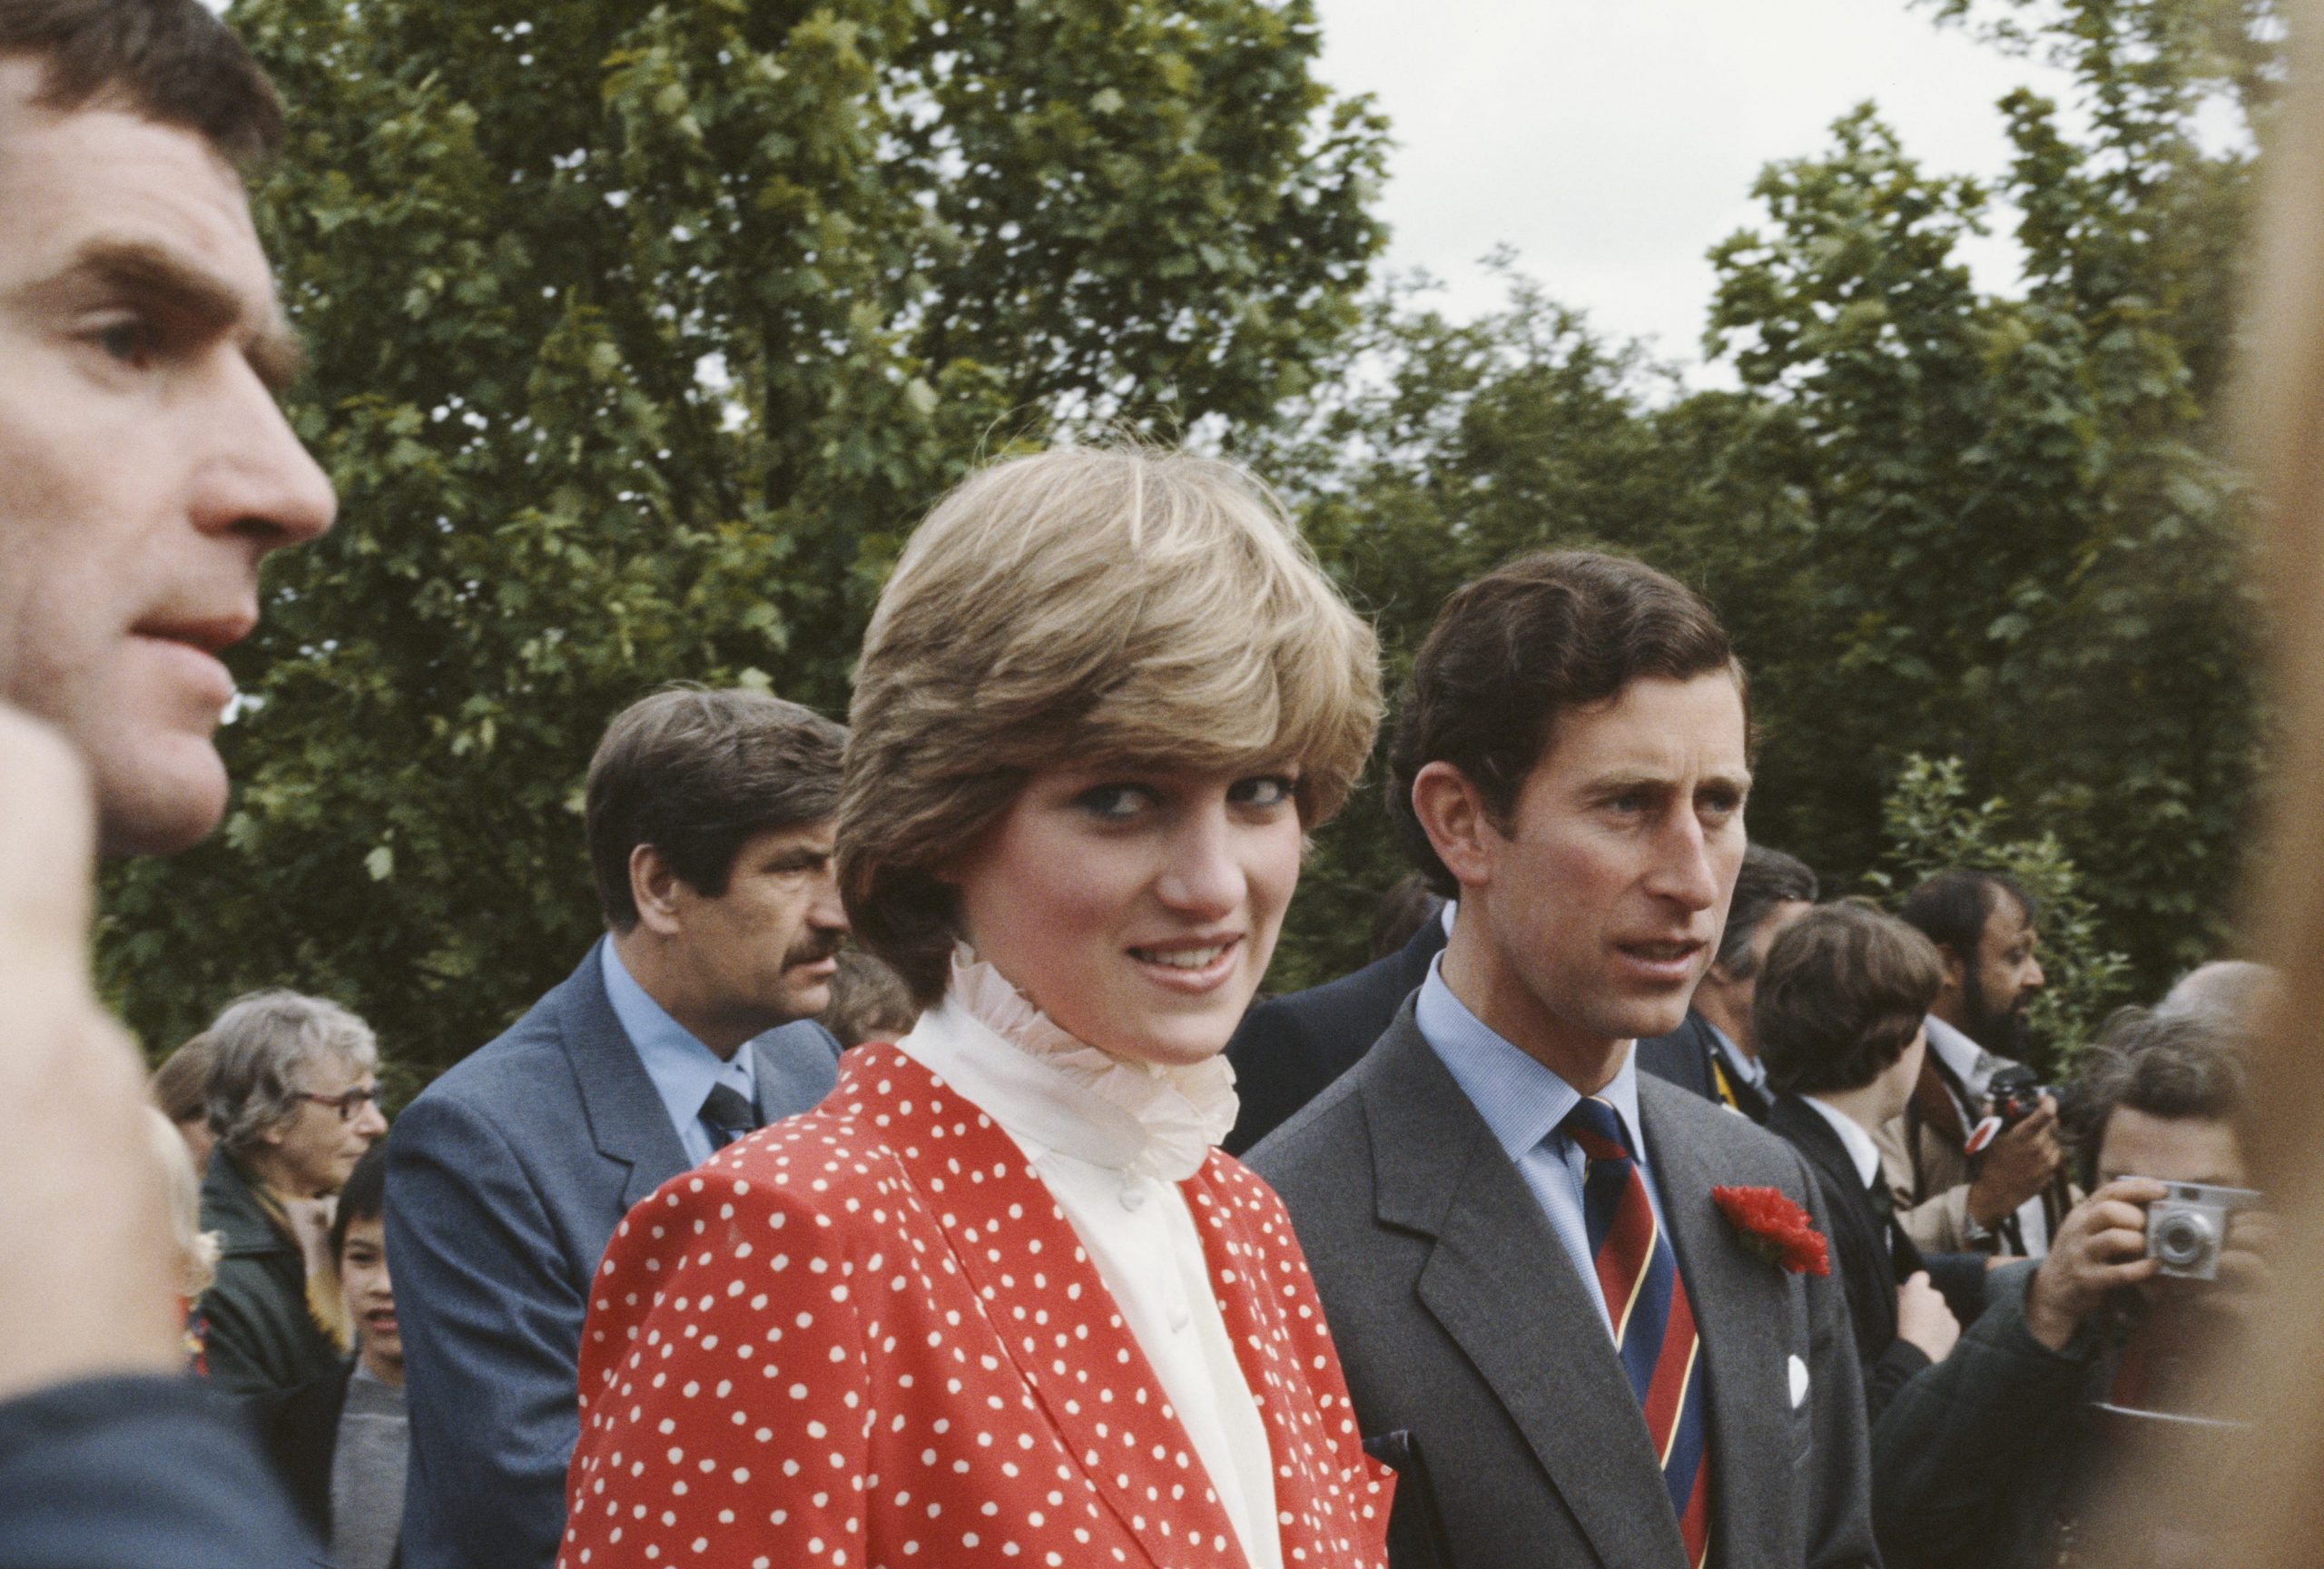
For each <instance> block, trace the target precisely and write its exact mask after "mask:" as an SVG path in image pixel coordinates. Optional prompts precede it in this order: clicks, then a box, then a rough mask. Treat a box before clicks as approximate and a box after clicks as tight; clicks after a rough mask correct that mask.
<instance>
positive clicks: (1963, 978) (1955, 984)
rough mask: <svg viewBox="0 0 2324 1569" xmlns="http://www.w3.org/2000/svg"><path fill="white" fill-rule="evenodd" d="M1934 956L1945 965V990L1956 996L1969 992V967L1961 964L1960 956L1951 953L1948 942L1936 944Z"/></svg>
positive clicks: (1951, 948) (1951, 947) (1951, 949)
mask: <svg viewBox="0 0 2324 1569" xmlns="http://www.w3.org/2000/svg"><path fill="white" fill-rule="evenodd" d="M1936 956H1937V958H1938V959H1939V960H1940V961H1942V962H1944V965H1945V991H1947V992H1953V993H1954V994H1955V995H1956V996H1960V995H1965V994H1966V993H1967V992H1968V990H1969V966H1968V965H1966V964H1965V963H1963V962H1961V955H1960V954H1958V953H1955V952H1954V951H1953V944H1951V943H1950V942H1940V943H1938V944H1937V945H1936Z"/></svg>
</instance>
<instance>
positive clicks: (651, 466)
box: [103, 0, 1384, 1071]
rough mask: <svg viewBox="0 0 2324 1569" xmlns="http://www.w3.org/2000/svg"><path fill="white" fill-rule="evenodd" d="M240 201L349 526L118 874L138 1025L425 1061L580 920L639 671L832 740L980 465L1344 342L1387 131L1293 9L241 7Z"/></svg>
mask: <svg viewBox="0 0 2324 1569" xmlns="http://www.w3.org/2000/svg"><path fill="white" fill-rule="evenodd" d="M233 21H234V22H235V24H236V25H237V27H238V28H239V29H240V30H241V33H242V34H243V35H244V36H245V37H246V38H248V39H249V40H250V41H251V44H252V45H253V46H254V48H255V49H256V50H257V52H258V53H259V54H260V55H261V58H262V59H263V60H264V62H265V63H266V64H267V65H268V67H269V69H270V70H271V71H272V73H273V74H274V75H275V78H276V80H277V82H278V83H279V84H281V88H282V91H283V94H284V97H285V99H286V101H287V102H288V103H289V104H291V106H292V110H293V130H292V136H291V143H290V145H289V146H288V148H287V149H286V151H285V153H284V155H283V157H282V158H281V160H280V161H279V162H278V163H277V165H276V166H275V168H274V170H273V171H272V173H271V174H270V175H269V176H268V177H267V179H266V180H265V182H264V183H263V184H262V185H261V186H260V187H259V189H258V190H257V191H256V192H255V205H256V209H257V212H258V214H259V217H260V220H261V226H262V230H263V232H264V237H265V240H266V242H267V246H268V250H269V252H270V253H271V255H272V256H273V257H274V258H275V259H276V261H277V262H278V265H279V267H280V270H281V278H282V284H283V289H284V292H285V298H286V301H287V303H288V305H289V308H290V310H291V313H292V315H293V317H294V318H295V319H296V321H297V322H298V324H299V326H300V328H301V330H302V331H303V332H304V334H305V336H306V337H307V339H308V341H309V343H310V347H311V350H312V358H313V370H312V374H311V376H310V379H309V381H308V383H307V385H306V387H305V389H304V390H303V391H302V393H301V395H300V400H299V401H298V402H297V404H296V406H295V407H294V409H293V410H292V413H293V418H294V419H295V422H296V424H297V426H298V428H299V429H300V431H301V433H302V434H303V435H304V436H305V437H306V439H308V440H309V441H310V444H312V445H313V446H314V448H315V449H316V450H317V451H318V453H319V454H320V457H321V458H322V459H323V460H324V462H325V463H326V465H327V467H328V468H329V469H330V473H331V475H332V477H333V479H334V480H335V481H336V482H337V484H338V486H339V488H340V498H341V519H342V521H341V524H340V528H338V529H337V530H336V531H335V532H334V533H333V534H332V535H330V537H329V538H327V539H326V540H324V541H323V542H322V543H320V544H319V545H317V546H315V547H313V548H310V549H307V550H305V551H302V552H300V553H298V554H297V555H295V556H294V557H292V558H290V559H288V560H285V561H283V562H281V565H280V566H279V567H275V568H274V569H273V572H272V574H271V577H270V578H269V585H268V587H269V593H268V604H267V616H266V620H265V625H264V627H263V629H262V631H261V634H260V635H259V636H257V637H255V638H253V639H252V640H251V643H250V644H249V645H248V646H245V647H244V648H242V649H241V650H239V651H238V653H237V656H236V660H235V668H236V673H237V676H238V677H239V679H240V680H241V684H242V689H243V690H244V691H245V692H246V693H247V694H249V695H250V696H251V698H252V699H253V702H252V703H251V705H250V706H248V707H247V708H246V710H245V711H244V712H243V713H242V714H241V715H240V716H239V717H238V718H237V719H236V721H235V722H234V723H233V724H232V725H230V726H229V727H228V728H227V730H226V731H225V732H224V733H223V737H222V742H223V745H224V749H225V751H226V753H227V756H228V762H229V765H230V766H231V769H232V771H233V773H234V775H235V777H236V779H237V780H238V782H239V784H240V789H239V792H238V794H237V798H236V801H235V803H234V806H233V809H232V812H231V815H230V817H229V819H228V821H227V823H226V824H225V828H224V831H223V833H222V834H219V835H218V836H216V838H215V839H213V841H212V843H211V844H207V845H205V846H203V847H202V849H200V850H198V851H196V852H194V853H193V854H190V855H187V856H184V857H182V858H179V859H178V860H175V861H172V862H170V863H143V864H138V865H134V866H131V867H127V868H125V869H123V870H121V871H118V872H117V873H115V874H114V875H113V878H112V879H111V883H110V886H109V888H108V897H107V912H108V913H107V921H106V925H105V930H104V933H103V939H104V940H103V966H104V974H105V978H106V981H107V983H108V984H109V986H110V988H111V990H112V992H113V995H114V996H115V997H116V998H117V999H118V1000H119V1001H120V1002H122V1004H123V1006H124V1008H125V1010H126V1011H127V1014H128V1016H129V1018H130V1019H131V1021H133V1023H134V1024H135V1025H137V1026H138V1027H140V1029H141V1030H142V1031H143V1032H144V1033H145V1034H146V1035H147V1037H148V1038H149V1039H151V1040H153V1041H157V1042H168V1041H173V1040H174V1039H176V1038H177V1037H180V1036H182V1035H183V1034H184V1033H186V1032H187V1031H191V1030H192V1029H194V1028H197V1027H199V1025H200V1024H201V1023H202V1021H204V1020H205V1019H206V1018H207V1017H208V1015H209V1014H210V1013H211V1012H212V1011H213V1010H214V1009H215V1008H216V1007H217V1006H218V1005H219V1004H220V1003H221V1002H223V1001H224V1000H225V999H226V998H227V997H228V996H231V994H232V993H233V992H236V991H238V990H240V989H242V988H244V987H248V986H251V985H255V984H261V983H282V984H290V985H294V986H298V987H300V988H303V989H308V990H315V991H320V992H328V993H330V994H331V995H333V996H336V997H338V998H340V999H341V1000H342V1001H345V1002H349V1003H350V1004H351V1005H353V1006H355V1007H356V1008H358V1009H359V1011H362V1012H363V1013H365V1014H366V1015H367V1016H369V1017H370V1018H371V1019H372V1020H373V1021H374V1022H375V1023H376V1024H378V1025H379V1028H380V1031H381V1034H382V1037H383V1039H384V1040H386V1041H388V1043H389V1051H390V1054H391V1055H392V1056H394V1057H396V1058H397V1059H399V1061H402V1062H403V1063H405V1064H407V1065H410V1066H412V1067H414V1068H416V1069H418V1070H420V1071H424V1070H426V1069H428V1068H435V1067H440V1066H442V1065H444V1064H445V1063H447V1062H448V1061H452V1060H454V1059H455V1058H457V1057H458V1055H459V1054H461V1053H462V1052H464V1051H467V1050H468V1049H470V1048H472V1047H474V1046H475V1045H477V1044H478V1043H480V1042H481V1041H484V1040H485V1039H487V1037H488V1036H490V1035H491V1034H492V1033H493V1032H495V1031H497V1030H498V1029H499V1028H500V1027H501V1026H502V1025H503V1024H504V1023H505V1022H506V1021H507V1020H508V1019H509V1018H510V1017H511V1016H512V1015H513V1013H514V1012H515V1011H517V1009H519V1008H520V1007H521V1006H523V1005H524V1004H525V1003H527V1002H529V1001H530V1000H531V999H532V998H533V997H535V996H537V994H538V993H539V992H541V991H543V990H544V989H545V988H546V987H547V986H548V985H549V984H551V983H552V982H555V981H556V980H557V979H559V978H560V977H561V976H562V975H563V974H564V973H565V972H566V970H567V969H568V968H569V967H570V966H571V965H572V964H573V963H574V962H575V961H576V959H577V957H578V956H579V953H580V952H581V950H582V948H583V947H584V945H585V944H586V942H587V941H588V939H589V937H590V934H591V933H592V932H593V931H594V930H595V929H596V924H597V922H596V911H595V903H594V901H593V899H592V897H591V895H590V893H589V889H588V882H587V876H586V865H585V862H584V859H583V855H582V853H581V845H580V824H579V819H578V815H577V807H578V799H577V797H578V787H579V783H580V779H581V775H582V772H583V768H584V765H586V760H587V757H588V755H589V752H590V750H591V748H592V746H593V745H594V744H595V742H596V737H597V735H598V734H599V732H600V731H601V730H602V728H603V726H604V725H605V723H606V719H607V718H608V717H609V716H610V715H612V714H613V713H614V712H615V711H616V710H617V709H619V708H620V707H621V706H623V705H624V704H625V703H627V702H628V701H630V700H632V699H634V698H635V697H636V696H639V695H641V694H642V693H644V692H645V691H646V690H648V689H650V688H651V687H653V686H655V685H657V684H660V683H663V682H665V681H669V680H673V679H685V680H694V681H704V682H710V683H725V682H732V681H743V682H747V683H754V684H761V685H765V686H772V687H773V688H774V689H776V690H779V691H780V692H782V693H783V695H785V696H793V697H796V698H799V699H800V700H802V701H804V702H807V703H810V704H812V705H813V706H818V707H821V708H822V709H824V710H825V711H829V712H838V711H842V710H843V709H844V707H845V703H846V697H847V689H848V676H849V670H850V666H851V661H852V656H853V652H854V648H855V646H856V644H857V642H858V640H859V638H860V636H861V633H862V624H863V620H864V617H865V615H866V612H867V610H868V607H869V602H870V597H871V596H872V593H873V592H874V590H875V589H876V587H877V584H878V582H879V580H880V578H881V575H882V574H883V572H884V570H885V567H886V565H887V564H888V562H889V561H890V560H891V559H892V557H893V554H894V551H895V549H896V548H897V543H898V541H899V539H900V538H901V535H902V534H903V533H904V531H905V530H906V529H907V528H909V527H910V525H911V523H912V522H913V521H914V520H915V519H916V518H917V516H918V515H919V513H920V512H921V510H922V509H923V508H925V506H926V505H927V504H928V503H929V502H930V501H931V499H933V498H934V497H935V496H937V495H938V494H940V492H941V491H942V489H943V488H945V487H946V486H947V485H948V484H949V483H950V481H951V480H952V479H955V478H957V477H958V476H959V474H960V472H961V471H962V470H963V469H965V468H966V467H967V466H968V465H969V464H970V463H971V462H972V461H974V460H975V459H977V458H978V457H979V456H980V455H985V454H990V453H992V452H994V451H998V450H1005V449H1007V448H1008V447H1009V445H1010V444H1011V443H1012V442H1015V441H1019V440H1022V439H1041V438H1043V437H1045V436H1046V434H1047V433H1048V432H1049V430H1050V429H1053V428H1057V427H1060V426H1064V427H1070V426H1072V425H1074V424H1076V423H1079V422H1088V421H1098V420H1103V421H1107V422H1108V423H1110V424H1111V425H1113V426H1115V427H1116V428H1122V429H1134V430H1142V429H1155V430H1170V429H1177V428H1179V427H1181V426H1189V425H1194V424H1196V423H1199V422H1203V421H1215V422H1216V421H1223V422H1230V423H1249V422H1255V421H1259V420H1263V419H1265V418H1267V417H1269V415H1270V414H1271V412H1272V410H1274V409H1275V406H1276V405H1277V403H1279V402H1280V401H1281V400H1284V399H1285V398H1286V397H1288V396H1291V395H1294V394H1296V393H1297V392H1299V391H1300V390H1303V388H1304V387H1305V385H1306V381H1307V378H1308V375H1309V366H1310V364H1311V362H1312V361H1313V360H1315V357H1316V356H1317V354H1318V353H1319V352H1321V351H1322V350H1324V348H1325V347H1326V346H1328V345H1329V344H1330V342H1331V341H1332V340H1333V339H1334V336H1335V335H1336V334H1338V333H1339V332H1340V331H1343V330H1344V328H1345V326H1346V325H1347V324H1348V322H1349V321H1350V320H1351V318H1352V316H1353V306H1352V303H1351V297H1352V295H1353V293H1354V291H1355V290H1356V289H1357V288H1359V287H1360V286H1361V284H1362V282H1363V281H1364V276H1365V271H1366V269H1367V267H1368V264H1369V262H1370V259H1371V257H1372V255H1373V253H1374V252H1375V250H1376V249H1377V247H1378V244H1379V242H1380V238H1381V232H1380V230H1379V227H1378V225H1377V223H1376V222H1374V220H1373V219H1372V217H1371V216H1370V215H1369V213H1368V212H1367V210H1366V202H1367V200H1368V198H1369V196H1370V194H1371V192H1372V189H1373V187H1374V184H1375V183H1376V181H1377V178H1378V173H1379V168H1380V161H1381V157H1382V147H1383V138H1384V127H1383V126H1382V124H1381V123H1380V122H1379V120H1378V119H1377V118H1376V117H1375V116H1374V114H1373V113H1371V111H1370V110H1369V109H1368V108H1367V107H1366V106H1365V105H1364V104H1363V103H1362V102H1361V101H1355V100H1344V99H1334V98H1333V97H1332V96H1331V95H1329V94H1327V93H1326V92H1325V91H1324V88H1322V87H1321V86H1320V85H1319V84H1317V83H1316V81H1315V76H1314V74H1313V70H1312V66H1313V63H1314V57H1315V51H1316V47H1317V42H1318V40H1317V36H1316V33H1315V21H1314V17H1313V15H1312V11H1311V9H1310V7H1309V5H1307V4H1306V0H1292V3H1290V4H1266V3H1262V0H1181V3H1177V4H1173V5H1156V4H1152V3H1150V0H1006V3H998V0H994V3H988V0H824V3H821V4H816V5H804V4H799V3H796V0H790V3H783V0H776V3H773V4H748V3H745V0H702V3H699V4H690V5H655V4H646V3H645V0H552V3H547V4H544V3H541V0H526V3H525V4H521V5H518V4H512V3H509V0H380V3H378V4H364V5H343V4H340V3H339V0H244V3H243V4H241V5H238V6H237V7H236V8H235V11H234V13H233Z"/></svg>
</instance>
